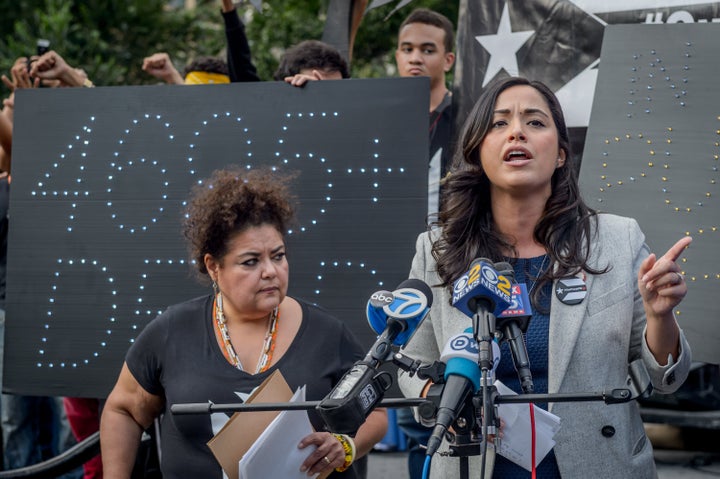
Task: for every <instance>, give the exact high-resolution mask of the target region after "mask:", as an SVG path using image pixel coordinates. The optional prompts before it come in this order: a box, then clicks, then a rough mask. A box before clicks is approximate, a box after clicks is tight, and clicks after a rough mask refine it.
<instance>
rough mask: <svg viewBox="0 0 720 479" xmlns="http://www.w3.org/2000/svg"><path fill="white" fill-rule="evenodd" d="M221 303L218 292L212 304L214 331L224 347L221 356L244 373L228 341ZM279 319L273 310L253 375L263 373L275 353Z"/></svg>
mask: <svg viewBox="0 0 720 479" xmlns="http://www.w3.org/2000/svg"><path fill="white" fill-rule="evenodd" d="M222 303H223V300H222V293H220V292H219V291H218V293H217V294H216V295H215V301H214V302H213V325H214V329H215V334H216V336H217V337H218V340H219V341H221V342H222V344H223V346H224V349H223V355H224V356H225V359H227V360H228V362H229V363H230V364H232V365H233V366H235V367H236V368H237V369H239V370H240V371H244V370H245V369H244V368H243V366H242V363H240V358H239V357H238V355H237V353H236V352H235V348H233V345H232V341H230V333H228V329H227V320H226V319H225V314H224V312H223V304H222ZM279 318H280V314H279V311H278V308H275V309H273V311H272V313H270V322H269V324H268V330H267V333H265V340H263V349H262V353H261V354H260V358H259V359H258V363H257V368H256V369H255V374H258V373H261V372H264V371H266V370H267V369H268V368H269V367H270V363H271V362H272V355H273V352H274V351H275V340H276V339H277V329H278V319H279Z"/></svg>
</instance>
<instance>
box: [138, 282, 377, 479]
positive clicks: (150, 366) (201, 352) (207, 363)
mask: <svg viewBox="0 0 720 479" xmlns="http://www.w3.org/2000/svg"><path fill="white" fill-rule="evenodd" d="M298 302H299V303H300V305H301V306H302V313H303V317H302V324H301V325H300V329H299V331H298V333H297V335H296V336H295V339H294V340H293V342H292V344H291V345H290V347H289V349H288V350H287V352H286V353H285V354H284V355H283V357H282V358H280V360H279V361H278V362H277V363H276V364H275V365H273V366H272V367H271V368H269V369H268V370H267V371H265V372H263V373H260V374H256V375H255V374H249V373H246V372H244V371H240V370H238V369H236V368H235V367H234V366H232V365H231V364H230V363H228V361H227V360H226V359H225V357H224V356H223V353H222V350H221V349H220V346H219V345H218V344H217V340H216V339H215V333H214V330H213V325H212V303H213V296H212V295H208V296H204V297H201V298H196V299H193V300H190V301H187V302H185V303H181V304H178V305H174V306H171V307H170V308H168V310H167V311H165V312H164V313H162V314H161V315H160V316H158V317H157V318H155V319H154V320H153V321H151V322H150V323H149V324H148V325H147V326H146V327H145V329H144V330H143V331H142V333H141V334H140V335H139V336H138V338H137V339H136V341H135V343H134V344H133V345H132V346H131V347H130V350H129V351H128V354H127V357H126V362H127V365H128V368H129V369H130V372H131V373H132V375H133V376H134V377H135V379H136V380H137V381H138V382H139V383H140V385H141V386H142V387H143V388H144V389H146V390H147V391H148V392H150V393H151V394H155V395H158V396H164V397H165V403H166V409H167V410H166V411H165V413H164V414H163V416H162V420H161V427H160V434H161V445H162V463H161V468H162V473H163V477H164V478H165V479H172V478H187V477H203V478H212V477H216V478H222V477H223V474H222V469H221V467H220V465H219V464H218V462H217V461H216V460H215V457H214V456H213V454H212V452H211V451H210V448H209V447H208V446H207V442H208V441H209V440H210V439H211V438H212V437H213V435H214V434H215V433H217V432H218V431H219V430H220V429H221V428H222V427H223V426H224V425H225V423H226V422H227V421H228V419H229V416H228V415H227V414H225V413H214V414H211V415H203V414H198V415H177V416H175V415H173V414H172V413H171V412H170V411H169V408H170V405H172V404H178V403H207V402H212V403H215V404H228V403H239V402H242V401H243V400H244V399H245V398H247V396H248V395H249V394H250V393H251V392H252V391H253V390H254V389H255V388H256V387H257V386H259V385H260V384H261V383H262V382H263V381H264V380H265V379H266V378H267V377H268V376H269V375H270V374H271V373H272V372H273V371H275V370H276V369H279V370H280V371H281V372H282V374H283V376H284V378H285V380H286V381H287V383H288V385H289V386H290V389H291V390H293V391H295V390H296V389H297V388H298V387H301V386H303V385H305V386H306V398H307V400H308V401H313V400H320V399H322V398H324V397H325V396H326V395H327V393H329V392H330V390H331V389H332V388H333V386H334V385H335V384H336V383H337V382H338V381H339V379H340V378H341V377H342V376H343V374H345V372H346V371H347V370H349V369H350V368H351V367H352V365H353V364H354V362H355V361H357V360H358V359H361V358H362V357H363V351H362V349H361V347H360V345H359V343H358V342H357V341H356V340H355V338H354V337H353V335H352V333H351V332H350V330H349V329H348V328H347V326H345V324H343V323H341V322H340V321H339V320H337V319H336V318H334V317H333V316H331V315H330V314H329V313H328V312H326V311H324V310H322V309H320V308H318V307H317V306H313V305H310V304H308V303H305V302H303V301H298ZM278 327H279V328H282V317H281V318H280V323H279V326H278ZM308 412H309V416H310V421H311V422H312V424H313V426H314V427H315V429H316V430H323V429H324V427H323V423H322V420H321V419H320V417H319V416H318V415H317V414H316V413H315V411H308ZM278 456H279V457H281V456H282V454H281V452H280V451H279V452H278ZM365 467H366V464H365V461H362V460H360V461H359V462H358V463H356V464H353V466H352V467H351V468H350V469H348V470H347V471H346V472H345V473H343V474H337V473H334V474H333V475H332V476H331V477H334V476H336V475H337V476H339V477H351V478H355V477H357V478H359V477H364V473H362V472H360V471H361V470H364V469H365Z"/></svg>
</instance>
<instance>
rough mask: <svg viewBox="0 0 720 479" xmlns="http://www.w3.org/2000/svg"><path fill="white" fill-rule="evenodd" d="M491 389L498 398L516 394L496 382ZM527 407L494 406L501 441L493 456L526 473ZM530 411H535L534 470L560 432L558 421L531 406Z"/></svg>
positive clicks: (529, 445) (528, 449)
mask: <svg viewBox="0 0 720 479" xmlns="http://www.w3.org/2000/svg"><path fill="white" fill-rule="evenodd" d="M495 387H496V388H497V391H498V393H500V394H501V395H509V394H516V393H515V392H514V391H513V390H512V389H510V388H508V387H507V386H505V385H504V384H503V383H502V382H500V381H495ZM530 405H531V403H526V404H499V405H498V415H499V416H500V418H502V420H503V422H504V423H505V424H504V426H503V439H502V441H500V447H499V448H498V449H497V453H498V454H501V455H502V456H505V457H506V458H508V459H509V460H511V461H512V462H514V463H515V464H517V465H518V466H521V467H524V468H525V469H527V470H528V471H532V464H531V463H532V449H531V448H532V432H531V429H530V427H531V424H530ZM532 407H533V409H534V411H535V466H536V467H537V465H538V464H540V462H541V461H542V460H543V458H544V457H545V456H546V455H547V453H548V452H550V450H551V449H552V448H553V446H555V441H554V440H553V437H555V434H557V432H558V431H559V430H560V418H559V417H557V416H556V415H554V414H552V413H550V412H547V411H546V410H544V409H541V408H539V407H537V406H535V405H534V404H532Z"/></svg>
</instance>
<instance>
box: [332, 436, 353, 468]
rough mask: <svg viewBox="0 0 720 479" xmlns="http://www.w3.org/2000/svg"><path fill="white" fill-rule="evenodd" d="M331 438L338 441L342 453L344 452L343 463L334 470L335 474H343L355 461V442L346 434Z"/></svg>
mask: <svg viewBox="0 0 720 479" xmlns="http://www.w3.org/2000/svg"><path fill="white" fill-rule="evenodd" d="M333 436H335V438H336V439H337V440H338V441H340V444H341V445H342V448H343V451H345V463H344V464H343V465H342V466H340V467H336V468H335V470H336V471H337V472H343V471H345V470H346V469H347V468H348V467H350V465H351V464H352V463H353V461H354V460H355V442H354V441H353V440H352V438H351V437H350V436H348V435H347V434H333Z"/></svg>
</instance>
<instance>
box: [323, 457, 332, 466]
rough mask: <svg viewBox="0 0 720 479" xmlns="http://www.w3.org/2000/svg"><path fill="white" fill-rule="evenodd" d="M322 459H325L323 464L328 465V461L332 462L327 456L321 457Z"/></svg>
mask: <svg viewBox="0 0 720 479" xmlns="http://www.w3.org/2000/svg"><path fill="white" fill-rule="evenodd" d="M323 461H325V464H327V465H328V466H329V465H330V463H331V462H332V461H331V460H330V459H328V457H327V456H325V457H323Z"/></svg>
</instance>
